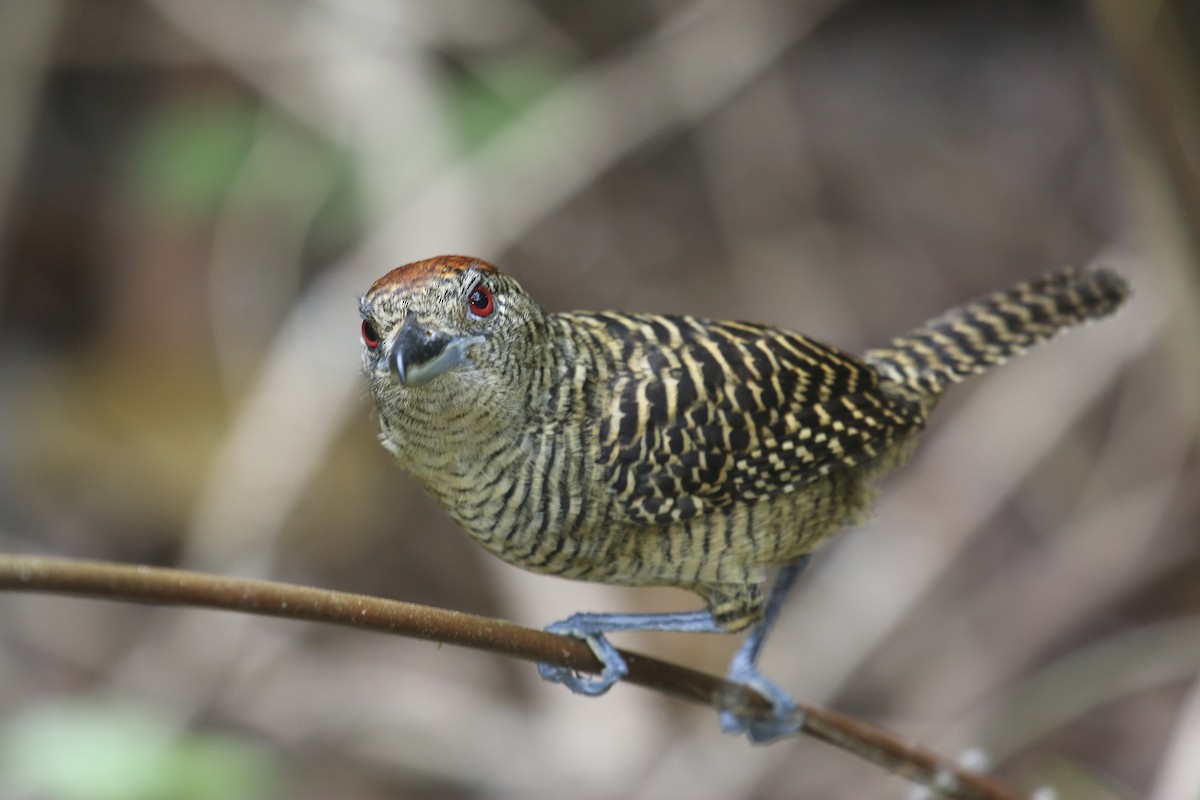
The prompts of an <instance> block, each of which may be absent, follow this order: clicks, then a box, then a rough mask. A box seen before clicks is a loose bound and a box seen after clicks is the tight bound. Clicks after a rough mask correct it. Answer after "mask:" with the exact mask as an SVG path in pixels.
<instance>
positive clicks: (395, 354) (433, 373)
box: [360, 256, 545, 417]
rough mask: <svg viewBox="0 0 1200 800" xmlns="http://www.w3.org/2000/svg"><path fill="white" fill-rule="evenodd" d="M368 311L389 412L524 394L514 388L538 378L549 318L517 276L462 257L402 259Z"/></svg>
mask: <svg viewBox="0 0 1200 800" xmlns="http://www.w3.org/2000/svg"><path fill="white" fill-rule="evenodd" d="M360 311H361V313H362V341H363V367H364V369H365V371H366V373H367V377H368V379H369V380H370V383H371V390H372V393H373V394H374V396H375V401H376V404H377V405H378V406H379V409H380V412H381V413H382V414H384V416H385V417H386V416H387V415H388V414H389V413H390V412H392V413H395V412H399V413H405V414H410V415H411V414H413V413H415V414H416V415H417V416H422V414H421V413H420V412H421V411H422V410H424V411H428V412H431V413H438V414H447V413H449V414H453V412H454V409H455V406H457V405H468V404H475V405H478V404H479V403H481V402H484V403H487V404H493V405H494V404H506V403H519V402H521V400H519V399H517V398H516V397H515V396H514V395H515V394H516V393H515V392H512V391H508V390H509V389H515V388H517V387H520V386H521V385H522V380H524V379H527V378H528V377H529V376H528V371H529V369H530V368H531V367H532V366H533V364H534V363H535V361H536V359H537V357H538V352H537V351H538V350H539V347H540V343H541V339H542V336H541V334H542V330H543V327H544V319H545V312H544V311H542V309H541V307H540V306H538V304H537V303H535V302H534V301H533V300H532V299H531V298H530V297H529V295H527V294H526V293H525V291H524V290H523V289H522V288H521V287H520V285H519V284H518V283H517V282H516V281H515V280H513V279H512V278H509V277H508V276H506V275H503V274H502V273H501V272H500V271H499V270H497V269H496V268H495V267H494V266H492V265H491V264H489V263H487V262H486V261H481V260H479V259H475V258H466V257H463V256H438V257H436V258H430V259H426V260H424V261H417V262H415V263H412V264H407V265H405V266H403V267H397V268H396V269H394V270H392V271H391V272H389V273H388V274H386V275H384V276H383V277H382V278H380V279H379V280H377V281H375V283H374V284H372V285H371V288H370V289H368V290H367V293H366V294H365V295H364V296H363V298H362V301H361V303H360ZM521 394H524V392H522V393H521Z"/></svg>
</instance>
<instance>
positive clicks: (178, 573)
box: [0, 554, 1020, 800]
mask: <svg viewBox="0 0 1200 800" xmlns="http://www.w3.org/2000/svg"><path fill="white" fill-rule="evenodd" d="M0 590H7V591H24V592H43V593H52V594H68V595H79V596H83V597H92V598H96V599H103V600H123V601H128V602H135V603H149V604H155V605H182V606H194V607H198V608H212V609H223V610H226V611H240V612H243V613H247V614H258V615H261V616H268V617H282V618H285V619H293V620H306V621H309V622H325V623H331V624H334V625H344V626H346V627H351V628H360V629H363V630H369V631H376V632H378V633H390V634H395V635H398V636H407V637H410V638H415V639H424V640H426V641H431V642H441V643H444V644H452V645H460V646H463V647H470V648H474V649H476V650H484V651H486V652H490V653H497V654H500V655H506V656H511V657H513V658H520V659H523V660H525V661H532V662H541V663H547V664H556V665H559V666H563V667H568V668H570V669H575V670H580V671H584V672H598V671H599V670H600V668H601V665H600V663H599V662H598V661H597V660H596V657H595V656H594V655H593V654H592V651H591V649H590V648H589V647H588V646H587V644H586V643H584V642H583V641H582V640H579V639H575V638H572V637H568V636H559V635H557V634H552V633H546V632H544V631H539V630H533V629H532V628H525V627H522V626H520V625H514V624H513V623H511V622H506V621H504V620H500V619H493V618H490V617H481V616H476V615H474V614H463V613H460V612H457V611H449V610H446V609H442V608H434V607H432V606H425V605H419V604H417V603H406V602H402V601H399V600H388V599H385V598H381V597H372V596H370V595H362V594H351V593H348V592H338V591H332V590H329V589H319V588H315V587H310V586H299V585H295V584H287V583H277V582H274V581H263V580H252V579H245V578H228V577H223V576H220V575H210V574H207V573H201V572H191V571H187V570H178V569H168V568H164V567H147V566H138V565H131V564H116V563H111V562H103V561H87V560H81V559H69V558H49V557H40V556H17V555H7V554H3V555H0ZM620 652H621V655H622V657H624V659H625V661H626V663H627V664H628V666H629V675H628V676H627V677H626V678H625V679H624V682H626V683H634V684H637V685H639V686H643V687H645V688H647V689H652V690H655V691H659V692H663V693H665V694H669V695H672V696H674V697H679V698H682V699H684V700H689V701H691V702H695V703H700V704H702V705H707V706H709V707H711V708H714V709H717V710H731V711H736V712H738V713H740V714H743V715H747V716H766V715H768V714H770V712H771V706H770V704H769V703H768V702H767V701H766V700H765V699H764V698H763V697H761V696H760V695H759V694H758V693H757V692H755V691H753V690H752V689H750V688H748V687H746V686H743V685H741V684H737V683H731V682H729V681H727V680H724V679H722V678H718V677H716V676H713V675H709V674H707V673H703V672H697V671H695V670H691V669H688V668H686V667H682V666H679V665H677V664H671V663H668V662H665V661H660V660H658V659H654V658H650V657H649V656H644V655H639V654H637V653H631V652H628V651H625V650H622V651H620ZM795 713H796V715H797V716H800V717H802V719H803V724H802V726H801V728H800V732H801V733H805V734H807V735H809V736H812V737H814V738H816V739H820V740H822V741H824V742H828V743H829V744H832V745H834V746H835V747H838V748H841V749H843V750H846V751H848V752H851V753H854V754H855V755H857V756H859V757H861V758H864V759H866V760H867V761H869V762H871V763H873V764H876V765H878V766H880V767H882V768H883V769H885V770H887V771H889V772H893V773H895V774H897V775H900V776H902V777H904V778H907V779H908V780H911V781H914V782H916V783H920V784H923V785H924V786H926V787H928V788H930V789H933V790H934V791H937V792H939V793H941V794H943V795H944V796H946V797H954V798H962V799H963V800H1018V798H1020V795H1018V794H1016V793H1015V792H1013V791H1012V790H1011V789H1008V788H1007V787H1005V786H1003V785H1001V784H999V783H998V782H996V781H995V780H993V779H991V778H989V777H987V776H985V775H981V774H978V773H975V772H971V771H969V770H966V769H963V768H962V767H960V766H958V765H957V764H955V763H954V762H953V761H951V760H949V759H946V758H944V757H942V756H940V755H938V754H936V753H934V752H932V751H930V750H927V749H925V748H923V747H921V746H919V745H916V744H912V743H909V742H905V741H902V740H901V739H900V738H899V737H897V736H896V735H894V734H892V733H889V732H887V731H885V730H883V729H880V728H877V727H875V726H872V725H868V724H866V723H864V722H861V721H859V720H856V719H853V718H851V717H847V716H845V715H843V714H839V713H837V712H834V711H829V710H827V709H821V708H816V707H812V706H806V705H804V704H799V705H798V706H797V709H796V712H795Z"/></svg>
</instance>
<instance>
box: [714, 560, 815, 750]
mask: <svg viewBox="0 0 1200 800" xmlns="http://www.w3.org/2000/svg"><path fill="white" fill-rule="evenodd" d="M809 558H810V556H804V557H803V558H801V559H800V560H799V561H795V562H793V563H791V564H788V565H787V566H785V567H783V568H782V569H781V570H780V571H779V575H778V576H776V578H775V584H774V585H773V586H772V587H771V593H770V594H769V595H768V596H767V602H766V605H765V607H764V608H763V618H762V620H760V621H759V623H758V624H757V625H755V626H754V627H753V628H751V629H750V633H749V634H747V636H746V640H745V641H744V642H742V646H741V647H739V648H738V651H737V653H735V654H734V656H733V660H732V661H731V662H730V663H729V673H728V677H729V680H731V681H733V682H734V683H741V684H745V685H746V686H749V687H750V688H751V689H754V690H755V691H756V692H758V693H759V694H761V695H762V696H763V697H765V698H767V699H768V700H770V701H771V705H772V706H774V708H775V714H774V716H773V717H771V718H769V719H753V718H749V717H742V716H739V715H738V714H735V713H734V712H732V711H722V712H721V729H722V730H724V731H725V732H726V733H734V734H737V733H745V734H746V736H747V737H748V738H749V739H750V741H752V742H767V741H770V740H772V739H778V738H779V737H781V736H789V735H791V734H793V733H795V732H796V731H797V730H799V727H800V724H801V723H802V721H803V720H797V719H792V714H793V712H794V711H795V710H796V701H795V700H793V699H792V698H791V696H790V695H789V694H788V693H787V692H785V691H783V689H780V688H779V687H778V686H777V685H776V684H775V683H774V682H773V681H771V680H770V679H769V678H767V677H766V676H765V675H763V674H762V673H761V672H759V671H758V666H757V665H758V656H759V653H760V652H761V651H762V647H763V643H764V642H765V641H766V639H767V635H768V634H769V633H770V632H771V628H772V626H774V624H775V620H776V619H778V618H779V611H780V609H782V608H783V601H784V600H785V599H786V598H787V595H788V591H789V590H791V588H792V585H793V584H794V583H795V582H796V579H797V578H799V577H800V573H801V572H803V571H804V568H805V567H806V566H808V561H809Z"/></svg>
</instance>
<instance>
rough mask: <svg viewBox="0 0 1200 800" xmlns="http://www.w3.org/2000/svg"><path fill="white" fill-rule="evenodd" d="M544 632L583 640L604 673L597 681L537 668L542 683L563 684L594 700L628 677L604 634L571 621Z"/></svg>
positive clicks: (562, 669) (556, 668)
mask: <svg viewBox="0 0 1200 800" xmlns="http://www.w3.org/2000/svg"><path fill="white" fill-rule="evenodd" d="M546 632H547V633H557V634H561V635H563V636H574V637H575V638H577V639H583V640H584V641H585V642H587V645H588V647H590V648H591V649H592V652H593V653H595V654H596V658H598V659H599V660H600V663H601V664H603V665H604V670H603V671H602V672H601V673H600V675H599V677H595V678H591V677H585V676H583V675H581V674H580V673H578V672H576V671H575V670H573V669H569V668H567V667H559V666H556V665H554V664H538V673H539V674H540V675H541V676H542V680H547V681H550V682H552V683H561V684H564V685H565V686H566V687H567V688H568V689H570V690H571V691H572V692H574V693H575V694H582V695H586V696H587V697H597V696H599V695H602V694H604V693H605V692H607V691H608V690H609V689H611V688H612V686H613V684H614V683H616V682H617V681H619V680H621V679H622V678H624V677H625V676H626V675H628V674H629V667H628V665H626V664H625V659H623V658H621V654H620V653H618V652H617V648H615V647H613V646H612V644H610V643H609V641H608V639H606V638H604V634H602V633H594V632H591V631H590V630H589V629H588V628H586V627H585V626H582V625H580V624H578V622H577V621H576V620H575V618H574V617H571V618H570V619H565V620H563V621H562V622H556V623H554V624H553V625H550V626H548V627H547V628H546Z"/></svg>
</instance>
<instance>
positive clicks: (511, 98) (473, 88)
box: [452, 57, 563, 150]
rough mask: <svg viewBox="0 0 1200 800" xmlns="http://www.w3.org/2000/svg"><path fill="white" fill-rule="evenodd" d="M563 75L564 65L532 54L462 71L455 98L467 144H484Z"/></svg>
mask: <svg viewBox="0 0 1200 800" xmlns="http://www.w3.org/2000/svg"><path fill="white" fill-rule="evenodd" d="M562 78H563V70H562V68H561V67H558V66H556V65H554V64H552V63H551V62H549V61H547V60H545V59H541V58H529V57H513V58H506V59H502V60H496V61H494V62H490V63H488V64H487V65H486V67H485V68H483V69H476V70H475V71H474V72H462V73H460V75H459V80H458V81H457V82H456V83H455V86H454V91H453V95H452V102H453V106H454V110H455V114H456V116H457V118H458V124H459V130H460V132H461V135H462V139H463V143H464V145H465V146H466V148H467V149H468V150H475V149H477V148H479V147H481V146H482V145H484V144H485V143H486V142H487V141H488V140H489V139H491V138H492V137H493V136H495V135H496V134H497V133H498V132H499V131H501V130H503V129H504V128H505V127H506V126H507V125H508V124H509V123H511V122H512V121H513V120H515V119H517V118H518V117H520V116H521V114H523V113H524V112H525V110H526V109H527V108H528V107H529V106H530V105H532V104H533V103H534V102H535V101H536V100H538V99H539V98H541V97H542V95H544V94H545V93H546V92H547V91H548V90H549V89H550V87H552V86H554V85H555V84H556V83H558V82H559V81H560V80H562Z"/></svg>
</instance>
